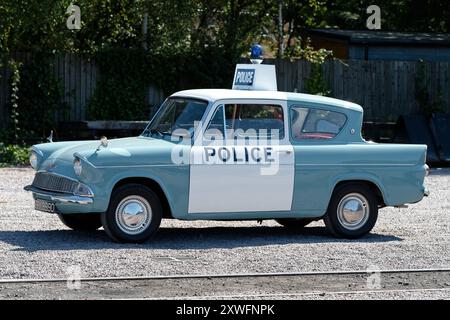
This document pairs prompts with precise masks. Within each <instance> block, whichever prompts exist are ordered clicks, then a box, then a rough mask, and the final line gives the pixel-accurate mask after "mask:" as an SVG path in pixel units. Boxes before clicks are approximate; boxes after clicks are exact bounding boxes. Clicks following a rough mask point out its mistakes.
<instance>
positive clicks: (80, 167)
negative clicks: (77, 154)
mask: <svg viewBox="0 0 450 320" xmlns="http://www.w3.org/2000/svg"><path fill="white" fill-rule="evenodd" d="M73 170H74V171H75V174H76V175H77V176H80V175H81V170H83V165H82V164H81V160H80V159H75V160H74V161H73Z"/></svg>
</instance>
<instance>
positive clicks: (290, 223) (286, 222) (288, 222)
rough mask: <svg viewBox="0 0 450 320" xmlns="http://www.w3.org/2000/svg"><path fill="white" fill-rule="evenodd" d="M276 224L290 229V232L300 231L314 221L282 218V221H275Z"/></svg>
mask: <svg viewBox="0 0 450 320" xmlns="http://www.w3.org/2000/svg"><path fill="white" fill-rule="evenodd" d="M275 221H276V222H278V223H279V224H281V225H282V226H284V227H286V228H289V229H292V230H301V229H303V228H304V227H305V226H306V225H308V224H310V223H311V222H313V221H314V219H308V218H283V219H275Z"/></svg>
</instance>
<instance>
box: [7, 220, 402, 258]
mask: <svg viewBox="0 0 450 320" xmlns="http://www.w3.org/2000/svg"><path fill="white" fill-rule="evenodd" d="M402 240H403V239H401V238H399V237H396V236H392V235H383V234H375V233H371V234H369V235H367V236H365V237H362V238H360V239H355V240H348V239H337V238H334V237H332V236H331V235H330V234H328V233H327V231H326V229H325V228H324V227H306V228H304V229H303V230H302V231H292V230H289V229H287V228H284V227H278V226H276V227H269V226H256V227H255V226H252V227H209V228H189V227H188V228H161V229H160V230H159V231H158V233H157V234H156V235H155V236H154V237H153V238H152V239H151V240H149V241H147V242H145V243H142V244H122V243H115V242H112V241H111V240H110V239H109V238H108V237H107V235H106V234H105V232H104V231H103V230H97V231H94V232H79V231H72V230H46V231H44V230H43V231H0V242H5V243H8V244H10V245H11V246H14V247H16V248H14V249H12V250H13V251H28V252H35V251H42V250H99V249H180V250H183V249H232V248H245V247H258V246H267V245H288V244H318V243H333V244H335V243H349V242H351V243H377V242H391V241H402Z"/></svg>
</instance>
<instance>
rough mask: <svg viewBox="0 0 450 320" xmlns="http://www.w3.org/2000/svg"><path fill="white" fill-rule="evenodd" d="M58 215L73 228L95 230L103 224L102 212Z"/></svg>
mask: <svg viewBox="0 0 450 320" xmlns="http://www.w3.org/2000/svg"><path fill="white" fill-rule="evenodd" d="M58 217H59V219H60V220H61V222H62V223H64V224H65V225H66V226H68V227H69V228H70V229H73V230H78V231H93V230H97V229H98V228H100V227H101V226H102V221H101V218H100V213H76V214H58Z"/></svg>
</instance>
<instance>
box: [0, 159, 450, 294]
mask: <svg viewBox="0 0 450 320" xmlns="http://www.w3.org/2000/svg"><path fill="white" fill-rule="evenodd" d="M33 175H34V172H33V171H32V170H31V169H26V168H25V169H0V221H1V224H0V278H3V279H13V278H14V279H17V278H21V279H23V278H53V277H57V278H65V277H66V276H67V272H68V270H70V268H71V267H73V266H79V267H80V268H81V276H82V277H101V276H146V275H147V276H150V275H171V274H222V273H250V272H291V271H299V272H301V271H330V270H365V269H366V268H368V267H371V266H375V267H377V268H380V269H410V268H438V267H441V268H448V267H450V232H449V231H450V169H436V170H433V171H432V173H431V174H430V176H429V177H427V178H426V180H427V181H426V182H427V185H428V188H429V189H430V191H431V195H430V197H428V198H425V199H424V200H423V201H421V202H420V203H418V204H414V205H410V206H409V208H408V209H396V208H385V209H382V210H381V211H380V215H379V219H378V222H377V225H376V226H375V228H374V230H373V231H372V233H371V234H370V235H369V236H367V237H364V238H363V239H359V240H352V241H351V240H340V239H335V238H332V237H330V236H329V235H328V234H327V233H326V231H325V228H324V225H323V223H322V222H315V223H313V224H311V226H310V227H307V228H306V229H305V231H304V232H303V233H294V232H290V231H288V230H286V229H285V228H283V227H280V226H278V225H277V223H275V222H273V221H264V222H263V223H262V225H259V224H258V223H257V222H252V221H250V222H214V221H195V222H186V221H175V220H165V221H163V223H162V225H161V229H160V231H159V233H158V234H157V236H156V237H155V238H154V240H153V241H152V242H148V243H145V244H141V245H133V244H117V243H113V242H111V241H110V240H109V238H108V237H107V236H106V235H105V233H104V232H103V230H99V231H96V232H93V233H80V232H75V231H71V230H69V229H68V228H67V227H65V226H64V225H63V224H62V223H61V222H60V221H59V219H58V218H57V217H56V216H55V215H52V214H47V213H41V212H37V211H34V210H33V205H34V204H33V200H32V196H31V194H29V193H27V192H25V191H23V186H24V185H26V184H29V183H30V182H31V181H32V179H33ZM441 294H444V295H445V296H447V297H448V291H447V292H444V293H442V292H437V293H435V295H437V296H440V295H441Z"/></svg>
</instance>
